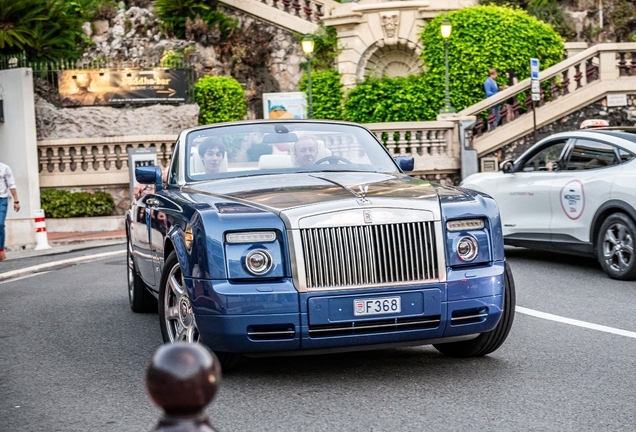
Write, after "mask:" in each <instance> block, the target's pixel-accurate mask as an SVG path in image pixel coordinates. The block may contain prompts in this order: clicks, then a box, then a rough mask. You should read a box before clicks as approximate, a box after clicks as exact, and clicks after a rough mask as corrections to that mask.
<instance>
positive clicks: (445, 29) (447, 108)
mask: <svg viewBox="0 0 636 432" xmlns="http://www.w3.org/2000/svg"><path fill="white" fill-rule="evenodd" d="M441 30H442V38H443V39H444V61H445V63H446V103H445V104H444V107H443V108H442V109H441V110H439V111H440V112H441V113H454V112H455V108H453V107H452V106H451V104H450V94H449V91H448V38H449V37H450V35H451V31H452V30H453V26H452V25H451V22H450V20H449V19H448V18H444V21H442V27H441Z"/></svg>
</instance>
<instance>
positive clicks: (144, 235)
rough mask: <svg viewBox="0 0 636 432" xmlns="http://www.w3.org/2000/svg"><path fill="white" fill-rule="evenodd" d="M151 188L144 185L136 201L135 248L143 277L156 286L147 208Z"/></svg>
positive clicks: (147, 282)
mask: <svg viewBox="0 0 636 432" xmlns="http://www.w3.org/2000/svg"><path fill="white" fill-rule="evenodd" d="M142 186H144V185H142ZM148 190H149V189H148V188H146V187H143V188H142V189H140V192H139V195H140V196H139V197H138V199H137V201H136V203H135V206H134V207H133V208H134V214H133V218H134V220H133V230H132V236H133V250H134V253H135V258H136V260H135V262H136V264H137V268H138V270H139V274H140V275H141V278H142V279H143V281H144V282H145V283H146V285H149V286H154V284H155V272H154V268H153V264H152V253H151V249H150V246H151V241H150V212H149V209H148V208H147V199H148V198H149V195H148V194H147V191H148Z"/></svg>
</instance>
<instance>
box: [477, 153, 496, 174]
mask: <svg viewBox="0 0 636 432" xmlns="http://www.w3.org/2000/svg"><path fill="white" fill-rule="evenodd" d="M498 162H499V161H498V160H497V158H496V157H483V158H481V172H489V171H499V166H498Z"/></svg>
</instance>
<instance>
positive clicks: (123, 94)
mask: <svg viewBox="0 0 636 432" xmlns="http://www.w3.org/2000/svg"><path fill="white" fill-rule="evenodd" d="M58 84H59V86H58V87H59V93H60V99H61V100H62V105H63V106H89V105H121V104H129V103H133V104H143V103H183V102H185V101H186V96H187V91H186V74H185V70H181V69H163V68H154V69H143V70H129V71H126V70H109V69H103V70H64V71H60V72H59V77H58Z"/></svg>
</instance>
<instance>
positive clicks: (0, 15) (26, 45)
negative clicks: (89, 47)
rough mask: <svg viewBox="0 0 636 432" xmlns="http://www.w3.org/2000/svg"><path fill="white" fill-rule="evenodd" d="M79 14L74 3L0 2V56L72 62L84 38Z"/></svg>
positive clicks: (59, 0)
mask: <svg viewBox="0 0 636 432" xmlns="http://www.w3.org/2000/svg"><path fill="white" fill-rule="evenodd" d="M83 1H87V0H83ZM83 14H84V11H83V9H81V7H79V6H78V3H76V2H66V1H64V0H22V1H15V0H0V53H2V54H14V53H18V52H22V51H24V52H25V53H26V55H27V57H28V59H29V60H53V59H59V58H66V59H75V58H77V57H78V56H79V55H80V51H79V49H80V48H81V46H82V41H83V39H84V33H83V31H82V22H83V17H84V15H83Z"/></svg>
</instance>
